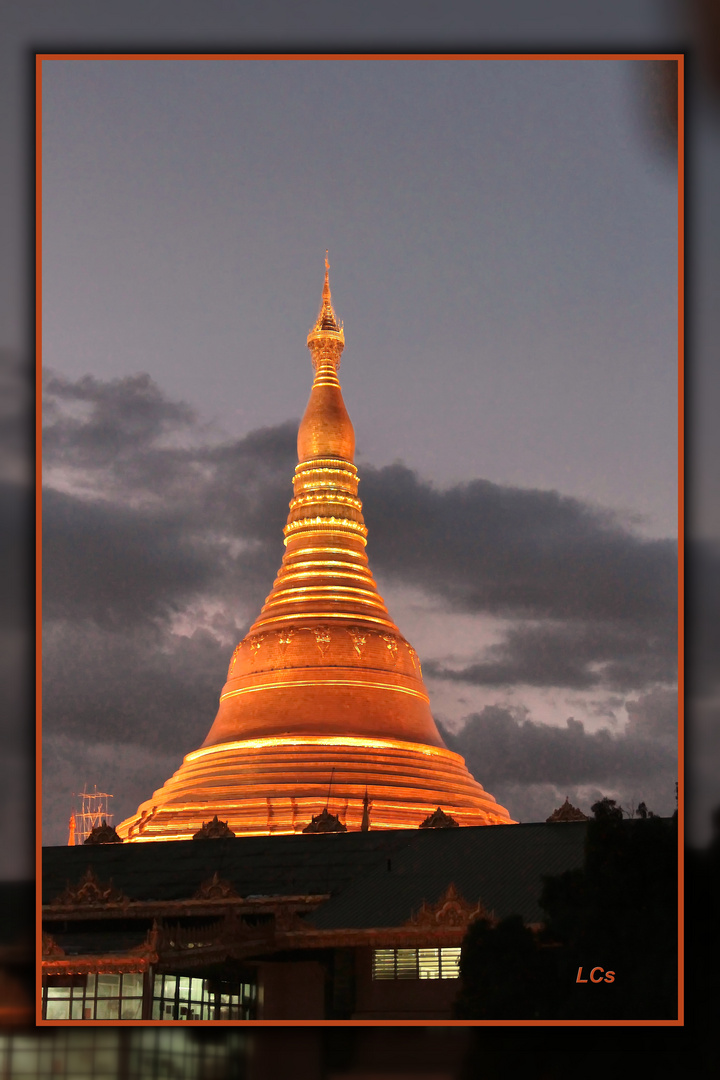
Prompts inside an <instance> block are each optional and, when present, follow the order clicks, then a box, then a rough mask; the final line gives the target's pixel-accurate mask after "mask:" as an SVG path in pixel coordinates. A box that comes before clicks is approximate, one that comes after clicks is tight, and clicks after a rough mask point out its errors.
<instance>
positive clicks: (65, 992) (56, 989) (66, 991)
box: [47, 986, 70, 1000]
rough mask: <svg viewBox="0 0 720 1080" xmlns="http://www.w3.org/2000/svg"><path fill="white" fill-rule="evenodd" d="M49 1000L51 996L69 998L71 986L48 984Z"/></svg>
mask: <svg viewBox="0 0 720 1080" xmlns="http://www.w3.org/2000/svg"><path fill="white" fill-rule="evenodd" d="M47 996H48V1000H49V999H50V998H69V997H70V987H69V986H48V988H47Z"/></svg>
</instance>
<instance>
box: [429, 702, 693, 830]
mask: <svg viewBox="0 0 720 1080" xmlns="http://www.w3.org/2000/svg"><path fill="white" fill-rule="evenodd" d="M628 711H629V712H630V714H631V722H630V723H629V724H628V726H627V728H626V729H625V731H624V732H623V733H621V734H617V735H615V734H612V733H611V732H610V731H609V730H608V729H607V728H601V729H600V730H599V731H596V732H587V731H586V730H585V727H584V725H583V724H582V723H581V722H580V721H579V720H574V719H573V718H572V717H569V718H568V719H567V721H566V723H565V727H555V726H553V725H550V724H539V723H535V722H533V721H532V720H530V719H528V718H527V715H524V714H523V712H522V711H519V712H518V711H517V710H509V709H506V708H502V707H501V706H498V705H489V706H486V707H485V708H484V709H483V710H482V712H480V713H476V714H474V715H473V716H470V717H468V718H467V721H466V724H465V726H464V727H463V729H462V731H460V732H459V733H457V734H455V735H450V736H449V744H450V745H451V747H452V749H455V750H457V751H458V753H461V754H462V755H463V757H464V758H465V760H466V761H467V764H468V767H469V769H470V771H471V772H473V773H475V775H477V776H479V777H481V778H482V777H483V776H488V777H492V778H493V783H494V784H495V785H496V786H500V785H503V784H544V783H549V784H556V785H558V784H559V785H573V784H574V785H580V784H596V785H603V784H609V783H612V784H616V783H618V781H624V782H626V783H627V782H631V783H638V782H640V781H642V780H643V779H645V778H647V777H656V776H657V775H658V774H663V775H667V776H668V777H670V776H672V782H673V784H674V779H675V776H676V774H677V773H676V770H677V766H676V757H677V754H676V738H677V695H676V694H675V693H674V692H673V691H663V692H655V693H654V694H652V695H647V696H645V697H642V698H640V699H637V700H636V701H634V702H629V703H628ZM640 718H642V719H640ZM673 726H674V736H675V737H674V738H663V739H661V740H658V739H656V738H654V737H653V736H654V735H655V734H656V732H657V730H658V728H659V729H660V730H662V732H663V734H664V735H670V734H672V732H673ZM668 782H669V781H668ZM548 813H549V811H548Z"/></svg>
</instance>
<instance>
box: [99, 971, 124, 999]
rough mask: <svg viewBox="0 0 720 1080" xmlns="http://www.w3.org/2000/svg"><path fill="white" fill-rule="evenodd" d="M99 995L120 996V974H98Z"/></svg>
mask: <svg viewBox="0 0 720 1080" xmlns="http://www.w3.org/2000/svg"><path fill="white" fill-rule="evenodd" d="M97 996H98V997H99V998H101V997H120V976H119V975H98V977H97Z"/></svg>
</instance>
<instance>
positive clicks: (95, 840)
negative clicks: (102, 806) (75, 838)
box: [83, 818, 122, 844]
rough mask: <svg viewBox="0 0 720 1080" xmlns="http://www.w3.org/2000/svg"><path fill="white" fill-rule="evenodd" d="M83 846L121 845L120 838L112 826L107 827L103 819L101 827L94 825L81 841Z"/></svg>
mask: <svg viewBox="0 0 720 1080" xmlns="http://www.w3.org/2000/svg"><path fill="white" fill-rule="evenodd" d="M83 844H122V837H120V836H118V834H117V832H116V831H115V829H113V827H112V825H108V823H107V821H106V820H105V818H103V819H102V825H96V826H95V828H94V829H92V831H91V832H90V835H89V836H86V837H85V839H84V840H83Z"/></svg>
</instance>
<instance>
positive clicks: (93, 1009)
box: [43, 971, 143, 1020]
mask: <svg viewBox="0 0 720 1080" xmlns="http://www.w3.org/2000/svg"><path fill="white" fill-rule="evenodd" d="M142 1002H143V975H142V972H140V971H131V972H126V973H124V974H122V975H112V974H102V973H101V974H97V975H51V976H49V977H48V979H47V981H46V984H45V986H44V987H43V1016H44V1017H45V1018H46V1019H47V1020H140V1019H142Z"/></svg>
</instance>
